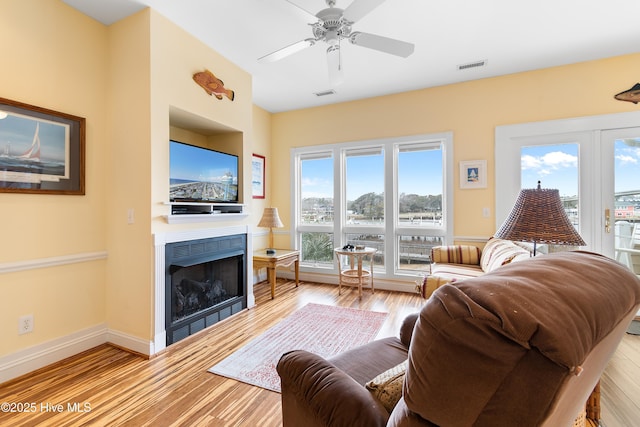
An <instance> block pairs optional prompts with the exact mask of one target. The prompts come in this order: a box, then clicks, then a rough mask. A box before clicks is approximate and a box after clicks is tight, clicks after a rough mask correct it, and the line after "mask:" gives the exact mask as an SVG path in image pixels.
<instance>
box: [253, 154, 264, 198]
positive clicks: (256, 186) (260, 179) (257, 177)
mask: <svg viewBox="0 0 640 427" xmlns="http://www.w3.org/2000/svg"><path fill="white" fill-rule="evenodd" d="M264 168H265V159H264V156H261V155H259V154H254V155H253V157H252V158H251V192H252V193H253V198H254V199H264Z"/></svg>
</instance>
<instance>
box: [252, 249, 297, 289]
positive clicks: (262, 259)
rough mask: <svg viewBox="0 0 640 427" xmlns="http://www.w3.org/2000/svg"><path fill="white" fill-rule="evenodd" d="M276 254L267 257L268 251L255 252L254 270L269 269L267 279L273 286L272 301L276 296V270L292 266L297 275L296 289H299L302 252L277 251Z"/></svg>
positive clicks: (290, 250)
mask: <svg viewBox="0 0 640 427" xmlns="http://www.w3.org/2000/svg"><path fill="white" fill-rule="evenodd" d="M275 251H276V253H275V254H272V255H267V252H266V249H261V250H258V251H255V252H253V268H262V267H266V268H267V279H268V280H269V283H270V284H271V299H273V298H275V296H276V268H277V267H290V266H291V265H292V264H293V266H294V269H295V273H296V288H297V287H298V277H299V264H300V251H295V250H292V249H275Z"/></svg>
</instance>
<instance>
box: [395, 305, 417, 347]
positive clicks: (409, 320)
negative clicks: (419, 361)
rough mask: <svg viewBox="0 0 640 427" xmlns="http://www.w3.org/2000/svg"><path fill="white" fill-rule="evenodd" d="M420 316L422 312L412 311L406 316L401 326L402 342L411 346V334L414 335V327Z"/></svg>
mask: <svg viewBox="0 0 640 427" xmlns="http://www.w3.org/2000/svg"><path fill="white" fill-rule="evenodd" d="M418 317H420V313H412V314H409V315H408V316H407V317H405V318H404V320H403V321H402V326H400V341H401V342H402V344H404V345H405V346H407V348H409V344H411V335H413V328H414V327H415V326H416V321H417V320H418Z"/></svg>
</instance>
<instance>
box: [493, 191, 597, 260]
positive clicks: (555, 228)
mask: <svg viewBox="0 0 640 427" xmlns="http://www.w3.org/2000/svg"><path fill="white" fill-rule="evenodd" d="M493 236H494V237H497V238H500V239H505V240H515V241H519V242H532V243H533V256H535V255H536V245H537V244H538V243H549V244H552V245H569V246H585V245H586V243H585V242H584V240H582V237H580V234H578V232H577V231H576V229H575V227H574V226H573V224H571V221H569V217H568V216H567V213H566V212H565V210H564V206H562V201H561V200H560V192H559V191H558V190H552V189H547V188H545V189H542V188H540V181H538V188H536V189H523V190H521V191H520V195H519V196H518V199H517V200H516V204H515V205H514V206H513V209H512V210H511V213H510V214H509V217H508V218H507V219H506V220H505V221H504V223H503V224H502V226H501V227H500V229H498V231H497V232H496V233H495V234H494V235H493Z"/></svg>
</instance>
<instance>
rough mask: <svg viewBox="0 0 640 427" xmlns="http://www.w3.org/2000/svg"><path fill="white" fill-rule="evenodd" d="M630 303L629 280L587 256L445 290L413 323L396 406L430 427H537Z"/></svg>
mask: <svg viewBox="0 0 640 427" xmlns="http://www.w3.org/2000/svg"><path fill="white" fill-rule="evenodd" d="M613 286H615V287H616V288H618V289H616V292H611V291H610V290H611V287H613ZM638 302H640V284H639V282H638V279H637V278H636V277H635V276H634V275H633V274H632V273H631V272H630V271H628V270H627V269H625V268H624V267H622V266H620V265H619V264H618V263H616V262H615V261H612V260H610V259H608V258H606V257H604V256H600V255H596V254H591V253H586V252H570V253H557V254H552V255H545V256H542V257H535V258H528V259H527V260H526V261H521V262H516V263H511V264H509V265H506V266H504V267H502V268H499V269H497V270H495V271H494V272H492V273H490V274H486V275H483V276H480V277H477V278H473V279H468V280H463V281H459V282H456V283H454V284H447V285H444V286H442V287H440V288H439V289H437V290H436V291H435V292H434V293H433V295H432V296H431V298H430V299H429V300H428V301H427V303H426V305H425V306H424V307H423V309H422V310H421V313H420V317H419V319H418V321H417V323H416V327H415V330H414V332H413V339H412V342H411V347H410V351H409V358H408V366H407V372H406V377H405V383H404V389H403V393H404V396H403V401H404V404H406V407H407V408H408V410H409V411H411V412H413V413H415V414H416V415H417V416H419V417H421V418H423V419H426V420H429V421H430V422H432V423H433V424H436V425H447V426H451V427H456V426H460V427H462V426H470V425H474V426H476V427H480V426H496V425H518V426H521V427H525V426H536V425H539V424H540V423H541V422H542V420H544V418H545V417H546V416H547V414H548V412H549V411H550V409H551V408H550V406H551V403H552V402H553V400H554V397H555V394H556V393H557V392H558V390H559V389H560V387H561V385H562V384H563V383H564V381H565V380H566V379H567V378H568V377H569V376H570V375H574V374H575V373H576V370H577V369H578V366H579V365H580V364H581V363H582V362H583V361H584V359H585V356H586V355H587V354H588V352H589V351H590V350H591V349H592V348H593V347H594V346H595V345H596V344H597V343H598V342H600V341H601V340H602V339H603V338H604V337H605V336H606V335H607V334H608V333H610V331H611V330H612V329H613V328H614V327H615V326H616V325H617V324H618V323H619V322H620V321H621V320H622V319H623V318H624V317H625V315H628V313H630V311H631V310H633V308H634V307H635V305H636V304H638ZM585 325H589V326H588V327H585ZM522 390H527V392H526V393H523V392H522ZM392 418H393V415H392Z"/></svg>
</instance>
